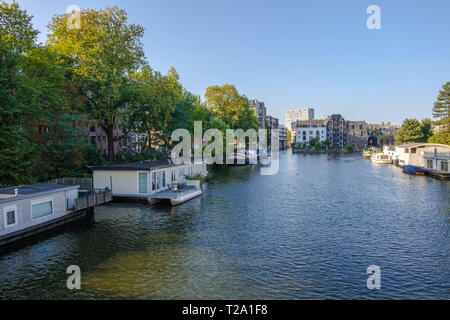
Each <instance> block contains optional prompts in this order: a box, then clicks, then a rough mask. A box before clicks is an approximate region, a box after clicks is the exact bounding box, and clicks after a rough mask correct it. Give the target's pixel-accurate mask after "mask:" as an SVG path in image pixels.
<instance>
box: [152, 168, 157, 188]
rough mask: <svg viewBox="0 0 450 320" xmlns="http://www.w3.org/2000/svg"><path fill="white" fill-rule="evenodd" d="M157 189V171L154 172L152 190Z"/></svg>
mask: <svg viewBox="0 0 450 320" xmlns="http://www.w3.org/2000/svg"><path fill="white" fill-rule="evenodd" d="M155 190H156V172H153V173H152V191H155Z"/></svg>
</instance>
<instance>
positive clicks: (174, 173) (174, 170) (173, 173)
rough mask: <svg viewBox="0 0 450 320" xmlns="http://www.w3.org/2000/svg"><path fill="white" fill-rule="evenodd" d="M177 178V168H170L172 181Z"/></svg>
mask: <svg viewBox="0 0 450 320" xmlns="http://www.w3.org/2000/svg"><path fill="white" fill-rule="evenodd" d="M176 180H177V169H172V182H174V181H176Z"/></svg>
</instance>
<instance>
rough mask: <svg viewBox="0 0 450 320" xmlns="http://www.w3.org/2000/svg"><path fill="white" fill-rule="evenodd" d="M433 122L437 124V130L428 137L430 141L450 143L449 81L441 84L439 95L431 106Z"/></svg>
mask: <svg viewBox="0 0 450 320" xmlns="http://www.w3.org/2000/svg"><path fill="white" fill-rule="evenodd" d="M433 117H434V118H436V119H437V121H435V122H434V124H435V125H436V126H438V130H437V132H436V133H435V134H434V135H433V137H431V138H430V142H435V143H444V144H450V82H447V83H446V84H444V85H443V86H442V90H441V91H439V96H438V97H437V100H436V102H435V103H434V106H433Z"/></svg>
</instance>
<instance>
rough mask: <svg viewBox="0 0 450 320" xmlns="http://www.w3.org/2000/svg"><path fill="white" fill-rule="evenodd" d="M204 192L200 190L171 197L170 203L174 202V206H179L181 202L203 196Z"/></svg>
mask: <svg viewBox="0 0 450 320" xmlns="http://www.w3.org/2000/svg"><path fill="white" fill-rule="evenodd" d="M202 194H203V192H202V191H201V190H198V191H195V192H191V193H189V194H185V195H182V196H180V197H177V198H173V199H170V203H171V204H172V206H178V205H180V204H183V203H185V202H186V201H189V200H192V199H194V198H197V197H199V196H201V195H202Z"/></svg>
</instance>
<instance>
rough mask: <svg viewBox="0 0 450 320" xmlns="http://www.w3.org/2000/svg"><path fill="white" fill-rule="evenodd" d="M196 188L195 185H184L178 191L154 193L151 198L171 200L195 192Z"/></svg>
mask: <svg viewBox="0 0 450 320" xmlns="http://www.w3.org/2000/svg"><path fill="white" fill-rule="evenodd" d="M197 190H198V188H197V187H195V186H186V187H184V188H183V189H180V190H178V191H173V190H166V191H162V192H158V193H155V194H154V195H152V199H160V200H171V199H175V198H178V197H180V196H184V195H187V194H189V193H192V192H195V191H197Z"/></svg>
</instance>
